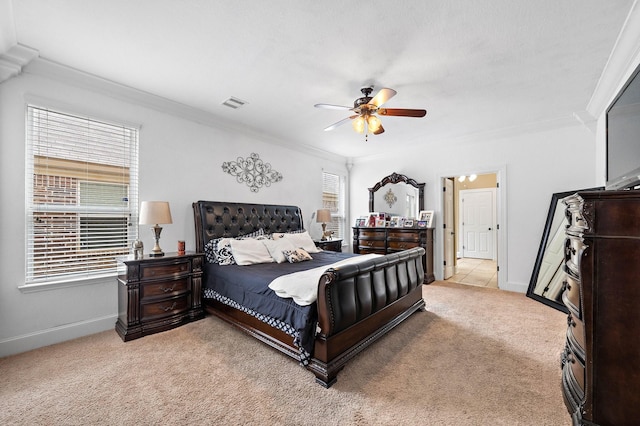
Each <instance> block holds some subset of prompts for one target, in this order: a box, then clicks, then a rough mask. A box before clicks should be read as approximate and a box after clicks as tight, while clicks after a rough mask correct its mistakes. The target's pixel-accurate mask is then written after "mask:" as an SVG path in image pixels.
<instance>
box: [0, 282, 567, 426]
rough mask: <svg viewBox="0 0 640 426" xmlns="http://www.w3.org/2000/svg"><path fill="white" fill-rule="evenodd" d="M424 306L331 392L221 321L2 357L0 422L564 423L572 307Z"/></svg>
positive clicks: (435, 297) (489, 298)
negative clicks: (563, 382)
mask: <svg viewBox="0 0 640 426" xmlns="http://www.w3.org/2000/svg"><path fill="white" fill-rule="evenodd" d="M424 297H425V300H426V302H427V311H426V312H418V313H416V314H414V315H412V316H411V317H410V318H409V319H408V320H407V321H405V322H404V323H403V324H401V325H400V326H398V327H397V328H396V329H394V330H393V331H392V332H391V333H389V334H388V335H387V336H385V337H384V338H383V339H381V340H380V341H378V342H377V343H376V344H374V345H373V346H372V347H370V348H368V350H367V351H365V352H364V353H362V354H360V355H359V356H358V357H356V358H355V359H353V360H352V361H351V362H350V363H349V364H347V366H346V367H345V368H344V370H343V371H342V372H340V374H339V375H338V382H337V383H336V384H335V385H334V386H333V387H332V388H330V389H324V388H323V387H321V386H319V385H317V384H315V382H314V376H313V374H311V373H310V372H308V371H307V370H305V369H303V368H302V367H300V366H299V365H298V364H297V363H296V362H295V361H293V360H291V359H289V358H288V357H285V356H284V355H282V354H280V353H278V352H276V351H275V350H272V349H270V348H268V347H267V346H265V345H264V344H261V343H260V342H258V341H256V340H254V339H253V338H251V337H249V336H246V335H244V334H242V333H241V332H240V331H238V330H236V329H235V328H232V327H231V326H230V325H228V324H227V323H224V322H222V321H220V320H218V319H217V318H214V317H207V318H205V319H204V320H201V321H197V322H195V323H191V324H187V325H185V326H182V327H179V328H177V329H174V330H171V331H167V332H164V333H160V334H155V335H151V336H147V337H144V338H142V339H138V340H134V341H131V342H128V343H123V342H122V341H121V340H120V338H119V337H118V335H117V334H116V333H115V331H106V332H103V333H99V334H95V335H92V336H87V337H84V338H80V339H76V340H73V341H70V342H65V343H61V344H58V345H53V346H49V347H46V348H41V349H37V350H34V351H31V352H27V353H24V354H20V355H16V356H11V357H7V358H3V359H0V375H1V379H0V424H3V425H124V424H136V425H155V424H176V425H177V424H193V425H227V424H229V425H240V424H255V425H258V424H259V425H390V424H394V425H456V426H460V425H509V426H514V425H536V426H540V425H549V426H562V425H569V424H570V418H569V415H568V414H567V412H566V410H565V408H564V405H563V402H562V395H561V391H560V366H559V356H560V352H561V350H562V348H563V344H564V342H563V341H564V334H565V330H566V317H565V315H564V314H562V313H560V312H557V311H555V310H552V309H551V308H549V307H546V306H544V305H542V304H540V303H538V302H535V301H533V300H531V299H528V298H526V297H525V296H524V295H522V294H516V293H509V292H504V291H501V290H495V289H490V288H483V287H473V286H465V285H460V284H455V283H444V282H436V283H433V284H431V285H429V286H424Z"/></svg>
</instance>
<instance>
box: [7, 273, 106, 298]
mask: <svg viewBox="0 0 640 426" xmlns="http://www.w3.org/2000/svg"><path fill="white" fill-rule="evenodd" d="M117 275H118V274H117V273H116V272H112V273H109V274H104V275H96V276H92V277H81V278H62V279H60V280H57V281H46V282H38V281H31V282H26V283H24V284H23V285H20V286H18V289H19V290H20V291H21V292H23V293H35V292H39V291H48V290H58V289H61V288H68V287H81V286H85V285H93V284H103V283H105V282H109V281H112V280H113V282H115V280H114V278H115V277H116V276H117Z"/></svg>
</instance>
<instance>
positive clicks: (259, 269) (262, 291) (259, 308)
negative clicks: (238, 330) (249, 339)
mask: <svg viewBox="0 0 640 426" xmlns="http://www.w3.org/2000/svg"><path fill="white" fill-rule="evenodd" d="M311 256H312V257H313V259H312V260H309V261H305V262H300V263H287V262H285V263H263V264H257V265H248V266H238V265H225V266H220V265H216V264H211V263H206V264H205V268H204V277H205V279H204V283H203V287H204V289H205V295H206V293H207V291H206V289H210V290H213V291H214V292H216V293H218V294H219V295H221V296H224V297H225V298H228V299H231V300H232V301H234V302H236V303H237V304H239V305H241V306H243V307H245V308H248V309H250V310H252V311H254V312H257V313H260V314H262V315H266V316H268V317H270V318H274V319H276V320H279V321H282V322H284V323H286V324H289V325H290V326H291V327H292V328H293V329H294V330H295V331H296V333H297V334H298V336H294V337H297V339H296V340H299V345H300V346H301V348H302V349H304V350H305V351H307V352H308V353H313V342H314V339H315V324H316V320H317V308H316V304H315V303H313V304H311V305H309V306H300V305H298V304H297V303H295V302H294V301H293V300H292V299H290V298H287V299H284V298H282V297H279V296H278V295H276V294H275V293H274V291H273V290H271V289H270V288H269V287H268V285H269V283H270V282H271V281H273V280H274V279H275V278H277V277H279V276H281V275H285V274H292V273H294V272H299V271H303V270H306V269H311V268H317V267H320V266H326V265H331V264H333V263H335V262H338V261H340V260H343V259H346V258H348V257H352V256H357V255H354V254H350V253H336V252H333V251H322V252H320V253H312V254H311Z"/></svg>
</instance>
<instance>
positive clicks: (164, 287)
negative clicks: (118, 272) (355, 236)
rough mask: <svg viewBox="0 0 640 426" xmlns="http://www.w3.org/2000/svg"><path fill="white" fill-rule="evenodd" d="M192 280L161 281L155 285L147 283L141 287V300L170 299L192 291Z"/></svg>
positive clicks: (186, 278) (187, 278)
mask: <svg viewBox="0 0 640 426" xmlns="http://www.w3.org/2000/svg"><path fill="white" fill-rule="evenodd" d="M190 284H191V283H190V278H189V277H184V278H180V279H177V280H172V281H160V282H154V283H145V284H143V285H141V286H140V288H141V290H140V291H141V293H140V298H141V299H142V300H144V299H148V298H153V297H159V296H163V297H170V296H176V295H178V294H180V293H185V292H187V291H189V290H191V285H190Z"/></svg>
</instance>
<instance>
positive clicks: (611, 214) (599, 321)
mask: <svg viewBox="0 0 640 426" xmlns="http://www.w3.org/2000/svg"><path fill="white" fill-rule="evenodd" d="M563 201H564V203H565V204H566V205H567V210H566V213H567V218H568V221H569V224H568V226H567V231H566V236H567V238H566V241H565V264H564V269H565V272H566V279H565V281H564V288H563V292H562V300H563V302H564V304H565V305H566V306H567V308H568V310H569V315H568V318H567V324H568V327H567V339H566V345H565V349H564V352H563V354H562V357H561V358H562V359H561V365H562V391H563V396H564V402H565V405H566V406H567V409H568V411H569V413H570V414H571V416H572V419H573V423H574V425H583V424H584V425H592V424H596V425H601V426H606V425H617V426H623V425H637V424H639V423H638V422H640V282H639V279H640V193H639V192H637V191H594V192H578V193H577V194H575V195H571V196H569V197H567V198H565V199H564V200H563Z"/></svg>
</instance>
